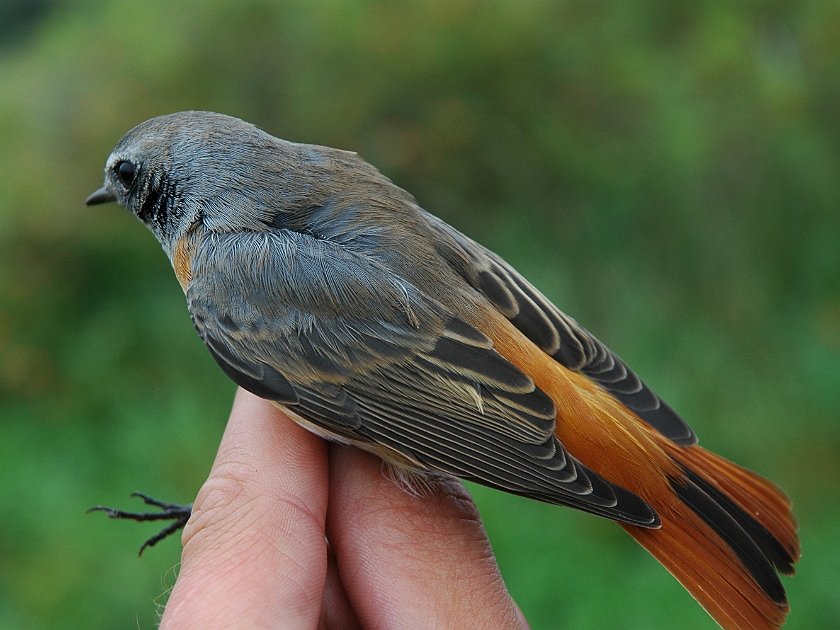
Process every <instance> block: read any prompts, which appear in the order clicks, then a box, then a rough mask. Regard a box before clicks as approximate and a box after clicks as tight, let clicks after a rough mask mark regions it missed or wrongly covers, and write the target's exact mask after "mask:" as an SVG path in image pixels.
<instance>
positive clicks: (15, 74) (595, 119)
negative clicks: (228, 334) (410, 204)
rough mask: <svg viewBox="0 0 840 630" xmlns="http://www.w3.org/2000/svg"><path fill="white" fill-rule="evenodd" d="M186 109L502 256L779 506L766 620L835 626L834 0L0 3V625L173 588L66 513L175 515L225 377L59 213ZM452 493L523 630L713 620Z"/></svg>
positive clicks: (553, 515)
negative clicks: (309, 152)
mask: <svg viewBox="0 0 840 630" xmlns="http://www.w3.org/2000/svg"><path fill="white" fill-rule="evenodd" d="M180 109H210V110H216V111H221V112H225V113H228V114H232V115H235V116H239V117H241V118H244V119H247V120H249V121H251V122H254V123H256V124H257V125H259V126H261V127H262V128H264V129H266V130H267V131H269V132H270V133H273V134H274V135H278V136H280V137H284V138H287V139H290V140H296V141H303V142H314V143H319V144H327V145H333V146H338V147H341V148H345V149H352V150H356V151H359V152H360V153H361V154H362V155H363V156H364V157H365V158H366V159H368V160H369V161H370V162H372V163H373V164H375V165H376V166H378V167H379V168H380V169H381V170H382V171H383V172H384V173H386V174H387V175H388V176H389V177H391V178H392V179H394V180H395V181H396V182H397V183H398V184H400V185H401V186H403V187H404V188H406V189H408V190H409V191H411V192H412V193H413V194H414V195H415V196H416V197H417V198H418V200H419V201H420V203H421V205H423V206H424V207H425V208H427V209H429V210H431V211H432V212H434V213H436V214H439V215H441V216H442V217H444V218H445V219H446V220H447V221H449V222H451V223H453V224H454V225H455V226H456V227H458V228H460V229H462V230H463V231H465V232H466V233H468V234H470V235H471V236H473V237H475V238H477V239H478V240H480V241H482V242H483V243H485V244H486V245H488V246H490V247H492V248H493V249H495V250H496V251H498V252H499V253H501V254H502V255H504V256H505V257H506V258H508V260H510V261H511V262H512V263H514V264H515V265H516V266H517V267H518V268H519V269H520V270H521V271H522V272H523V273H525V275H526V276H528V277H529V278H530V279H531V280H532V281H533V282H535V283H536V284H537V285H538V286H539V287H540V288H541V289H543V290H544V291H545V293H546V294H547V295H548V296H549V297H550V298H552V299H553V300H555V301H556V302H557V303H558V304H559V305H560V306H561V307H562V308H563V309H564V310H566V311H567V312H570V313H571V314H573V316H575V317H576V318H577V319H578V320H579V321H581V322H582V323H583V324H584V325H586V326H587V327H588V328H589V329H590V330H592V331H593V332H595V333H596V334H597V335H599V336H600V337H601V338H602V339H603V340H604V341H605V342H607V343H608V344H609V345H611V346H612V347H613V348H614V349H615V350H616V351H617V352H619V353H620V354H621V355H622V356H623V357H624V358H625V360H627V361H628V362H629V363H630V364H631V365H633V366H634V367H635V368H636V369H637V371H639V372H640V373H641V374H642V375H643V376H644V377H645V379H646V380H647V381H648V383H649V384H651V385H652V386H653V387H654V388H655V389H656V390H657V391H658V392H659V393H660V394H661V395H663V397H664V398H666V399H667V400H669V402H670V403H671V405H672V406H674V407H676V408H677V409H678V410H679V411H681V412H682V414H683V415H684V416H685V417H686V418H687V419H688V420H689V421H690V422H691V423H692V424H693V425H694V427H695V429H696V430H697V432H698V433H699V434H700V436H701V439H702V441H703V444H704V445H706V446H708V447H710V448H713V449H714V450H717V451H718V452H721V453H722V454H724V455H726V456H728V457H730V458H732V459H735V460H736V461H738V462H740V463H742V464H744V465H747V466H749V467H751V468H753V469H755V470H757V471H759V472H762V473H763V474H766V475H768V476H770V477H771V478H773V479H774V480H775V481H776V482H778V483H779V484H780V485H782V486H783V487H784V488H785V489H786V490H787V491H788V493H789V494H790V495H791V497H792V498H793V500H794V502H795V504H796V511H797V514H798V516H799V518H800V521H801V525H802V538H803V543H804V554H805V555H804V558H803V560H802V562H801V565H800V567H799V572H798V575H797V576H796V577H794V578H792V579H787V580H785V583H786V586H787V587H788V590H789V594H790V599H791V604H792V608H793V612H792V614H791V616H790V622H789V625H788V626H787V627H790V628H792V629H794V628H808V629H814V628H837V627H840V594H838V590H837V581H838V578H840V500H838V497H840V423H838V408H840V240H839V239H838V237H840V212H839V211H838V199H840V177H838V175H840V4H838V3H837V2H835V1H834V0H801V1H794V0H769V1H765V2H754V1H753V2H750V1H747V2H740V3H726V2H718V1H715V0H694V1H692V2H687V1H685V0H675V1H672V2H668V3H663V2H658V1H655V0H620V1H619V0H596V1H592V2H570V1H549V0H518V1H517V2H505V1H503V0H497V1H488V2H481V1H479V0H427V1H423V2H419V1H415V0H402V1H394V2H385V1H376V0H353V1H339V0H323V1H320V2H315V1H305V0H290V1H286V2H269V1H267V0H263V1H259V0H246V1H242V2H222V1H220V0H213V1H204V2H196V1H189V0H166V1H165V2H164V1H162V0H150V1H148V2H142V3H141V2H129V1H126V0H114V1H110V2H95V1H94V0H57V1H53V2H47V1H41V2H36V3H31V2H30V3H26V2H20V1H15V0H2V1H0V532H2V535H0V567H2V570H0V628H15V629H29V628H31V629H41V628H57V627H61V628H75V627H78V628H92V629H95V628H130V627H139V628H151V627H154V624H155V621H156V614H157V610H158V605H159V604H160V603H161V602H163V601H165V597H166V591H167V589H168V588H169V587H170V586H171V585H172V583H173V581H174V577H173V572H174V569H173V567H174V566H176V563H177V560H178V553H179V544H178V541H177V540H176V539H172V540H169V541H167V542H166V543H164V544H162V545H161V546H160V547H158V548H155V549H154V550H152V551H150V552H148V553H147V554H146V555H145V557H144V558H143V559H142V561H138V560H137V559H136V557H135V555H134V553H135V550H136V549H137V547H138V545H139V543H140V542H141V541H142V539H143V536H144V535H145V534H146V533H147V531H146V529H143V528H142V527H141V526H136V527H134V526H126V525H120V524H114V523H111V522H108V521H107V519H104V518H101V515H93V516H90V517H85V515H84V510H85V508H87V507H88V506H91V505H95V504H100V503H105V504H110V505H131V504H130V503H128V499H127V498H126V495H127V494H128V493H129V492H130V491H132V490H144V491H148V492H151V493H153V494H155V495H157V496H160V497H161V498H167V499H173V500H184V501H186V500H189V498H190V497H191V496H193V495H194V494H195V492H196V491H197V489H198V487H199V486H200V484H201V482H202V480H203V478H204V476H205V475H206V473H207V471H208V469H209V466H210V463H211V462H212V458H213V455H214V451H215V447H216V445H217V443H218V440H219V438H220V435H221V431H222V429H223V425H224V421H225V418H226V415H227V411H228V408H229V405H230V401H231V399H232V394H233V390H234V387H233V385H232V384H231V383H229V382H228V381H227V380H226V379H225V377H224V376H223V375H222V374H221V373H220V372H219V371H218V369H217V368H216V366H215V365H214V364H213V361H212V360H211V359H210V357H209V355H208V354H207V353H206V352H205V350H204V349H203V347H202V345H201V342H200V341H199V340H198V338H197V337H196V335H195V334H194V332H193V331H192V328H191V325H190V322H189V318H188V317H187V314H186V310H185V308H184V302H183V295H182V294H181V292H180V288H179V287H178V285H177V282H176V281H175V278H174V276H173V274H172V272H171V270H170V269H169V267H168V262H167V261H166V259H165V256H164V255H163V254H162V253H161V251H160V249H159V247H158V246H157V244H156V243H155V241H154V239H153V238H152V237H151V236H150V235H149V234H148V233H147V232H146V231H145V230H144V229H143V228H142V227H141V226H140V225H138V224H137V222H136V221H135V220H134V219H133V218H132V217H130V216H128V215H127V213H125V212H122V211H120V210H118V209H117V208H116V207H114V206H105V207H96V208H85V207H84V206H83V205H82V202H83V200H84V199H85V196H86V195H87V194H88V193H90V192H91V191H93V190H94V189H95V188H97V187H98V186H99V185H100V183H101V172H102V171H101V169H102V166H103V164H104V160H105V157H106V156H107V155H108V153H109V151H110V149H111V148H112V146H113V145H114V144H115V143H116V141H117V140H118V139H119V138H120V136H121V135H122V134H123V133H124V132H125V131H126V130H128V129H129V128H130V127H132V126H133V125H135V124H137V123H139V122H140V121H142V120H144V119H146V118H148V117H151V116H154V115H158V114H163V113H167V112H171V111H176V110H180ZM474 491H475V494H476V499H477V501H478V502H479V505H480V507H481V510H482V514H483V515H484V517H485V520H486V525H487V529H488V531H489V533H490V536H491V539H492V540H493V542H494V547H495V550H496V552H497V555H498V558H499V562H500V563H501V566H502V570H503V573H504V575H505V578H506V580H507V583H508V585H509V587H510V589H511V591H512V592H513V594H514V596H515V597H516V598H517V600H518V601H519V603H520V604H521V606H522V608H523V610H524V611H525V613H526V615H527V616H528V617H529V619H530V621H531V623H532V625H533V627H534V628H535V630H536V629H541V628H575V629H577V628H581V629H584V628H587V629H588V628H616V627H621V628H674V627H680V628H711V627H714V624H713V623H712V622H711V620H710V619H709V618H708V617H707V616H706V615H705V613H704V612H703V611H702V610H701V609H700V607H699V606H697V605H696V604H695V603H694V602H693V600H691V598H690V597H689V596H688V595H687V594H686V593H685V592H684V591H683V590H682V588H681V587H680V586H679V585H678V584H677V582H676V581H675V580H673V578H671V577H670V576H669V575H668V574H667V573H666V572H665V571H664V570H663V569H661V568H660V567H659V566H658V565H657V564H656V563H655V562H654V561H653V560H652V559H650V558H649V557H648V556H647V554H646V553H645V552H644V551H642V550H641V549H640V548H638V547H637V546H635V544H634V543H633V542H632V541H631V540H630V539H629V537H627V536H625V535H624V534H623V532H621V531H620V530H619V528H617V527H615V526H614V525H612V524H610V523H607V522H605V521H601V520H598V519H595V518H592V517H588V516H584V515H580V514H578V513H575V512H573V511H571V510H562V509H559V508H555V507H551V506H546V505H540V504H537V503H534V502H528V501H524V500H520V499H518V498H515V497H509V496H505V495H502V494H500V493H497V492H492V491H489V490H486V489H482V488H474ZM514 514H515V515H516V517H515V518H512V515H514ZM147 529H148V533H151V532H152V531H154V527H153V526H149V527H148V528H147ZM141 530H142V531H141ZM675 620H678V621H676V622H675Z"/></svg>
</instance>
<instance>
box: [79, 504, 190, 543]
mask: <svg viewBox="0 0 840 630" xmlns="http://www.w3.org/2000/svg"><path fill="white" fill-rule="evenodd" d="M131 496H133V497H140V498H141V499H143V501H144V502H145V503H146V505H154V506H155V507H158V508H160V510H161V511H160V512H124V511H123V510H116V509H114V508H109V507H104V506H101V505H98V506H96V507H92V508H90V509H89V510H88V511H87V512H88V513H90V512H105V514H107V515H108V518H120V519H130V520H132V521H172V523H170V524H169V525H167V526H166V527H164V528H163V529H162V530H160V531H159V532H158V533H157V534H155V535H154V536H152V537H151V538H149V540H147V541H146V542H144V543H143V545H142V546H141V547H140V554H139V555H141V556H142V555H143V551H144V550H145V549H146V547H153V546H154V545H156V544H157V543H159V542H160V541H161V540H163V539H164V538H166V537H167V536H169V535H170V534H174V533H175V532H177V531H178V530H179V529H183V528H184V525H186V524H187V521H188V520H189V518H190V514H192V503H190V504H188V505H179V504H177V503H163V502H162V501H158V500H157V499H153V498H152V497H150V496H149V495H147V494H143V493H142V492H133V493H132V494H131Z"/></svg>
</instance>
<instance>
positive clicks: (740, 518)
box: [671, 470, 790, 605]
mask: <svg viewBox="0 0 840 630" xmlns="http://www.w3.org/2000/svg"><path fill="white" fill-rule="evenodd" d="M685 472H686V479H684V480H680V479H672V480H671V487H672V488H673V489H674V492H676V493H677V496H678V497H679V498H680V500H681V501H682V502H683V503H685V504H686V505H687V506H688V507H690V508H691V510H692V511H693V512H694V513H695V514H696V515H697V516H699V517H700V518H701V519H703V522H705V523H706V525H708V526H709V527H711V528H712V529H713V530H714V531H715V533H716V534H717V535H718V536H720V537H721V539H723V541H724V542H725V543H726V544H727V546H728V547H729V548H730V549H731V550H732V551H734V552H735V555H736V556H738V559H739V560H740V561H741V563H742V564H743V565H744V567H745V568H746V569H747V571H749V573H750V575H751V576H752V577H753V579H754V580H755V581H756V582H757V583H758V585H759V586H760V587H761V590H762V591H764V592H765V593H766V594H767V596H768V597H769V598H770V599H772V600H773V601H774V602H776V603H777V604H782V605H785V604H787V596H786V595H785V588H784V586H782V582H781V580H779V576H778V575H776V571H775V570H774V568H773V563H772V562H771V560H770V558H768V555H767V553H766V552H765V551H764V549H765V548H766V547H769V548H770V551H771V553H772V552H775V551H776V547H777V546H778V541H777V540H776V539H775V538H773V537H772V536H771V535H770V532H768V531H767V530H766V529H765V528H764V527H763V526H762V525H761V524H760V523H758V522H757V521H755V520H753V519H751V518H750V517H749V515H747V514H746V513H744V511H743V510H741V509H740V508H739V507H738V506H736V505H735V504H734V503H732V502H731V501H729V499H728V498H727V497H725V496H724V495H722V494H721V493H719V492H716V491H714V490H713V489H712V488H711V487H710V486H709V485H708V484H705V482H703V481H702V480H701V479H700V478H699V477H697V475H695V474H693V473H692V472H691V471H688V470H686V471H685ZM698 482H699V483H698ZM701 484H702V485H701ZM703 486H705V487H703ZM710 491H711V492H710ZM745 527H746V528H748V529H749V530H751V531H749V532H748V531H747V529H745ZM762 530H763V531H762ZM762 543H763V546H762ZM773 543H775V544H773ZM789 562H790V557H788V563H789Z"/></svg>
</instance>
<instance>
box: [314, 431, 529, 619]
mask: <svg viewBox="0 0 840 630" xmlns="http://www.w3.org/2000/svg"><path fill="white" fill-rule="evenodd" d="M427 485H428V488H427V489H426V490H425V491H424V492H422V496H420V495H418V493H411V492H408V491H406V490H405V489H404V488H401V487H399V486H398V485H396V484H395V483H394V482H393V481H392V480H390V479H388V478H386V476H385V475H383V470H382V462H381V461H380V460H379V459H377V458H375V457H373V456H371V455H368V454H366V453H363V452H362V451H360V450H358V449H354V448H348V447H344V446H339V445H330V505H329V511H328V514H327V535H328V536H329V538H330V542H331V544H332V545H333V547H334V549H335V552H336V558H337V561H338V567H339V571H340V573H341V580H342V583H343V585H344V588H345V591H346V593H347V596H348V597H349V599H350V602H351V604H352V605H353V609H354V610H355V611H356V614H357V616H358V619H359V621H360V622H361V625H362V626H363V627H364V628H368V629H376V628H394V629H399V628H411V629H417V628H426V627H428V628H444V627H446V628H499V629H506V628H511V629H512V628H522V625H521V623H520V616H519V615H518V614H517V609H516V606H515V605H514V603H513V601H512V600H511V599H510V596H509V595H508V593H507V589H506V588H505V585H504V582H503V581H502V577H501V575H500V573H499V569H498V567H497V565H496V562H495V558H494V557H493V552H492V549H491V548H490V543H489V541H488V540H487V536H486V534H485V532H484V528H483V526H482V524H481V521H480V520H479V516H478V512H477V510H476V508H475V504H474V503H473V501H472V499H471V497H470V496H469V494H468V493H467V491H466V489H465V488H464V486H463V485H462V484H461V483H460V482H459V481H458V480H456V479H454V478H452V477H446V476H438V477H432V478H430V479H429V480H428V484H427Z"/></svg>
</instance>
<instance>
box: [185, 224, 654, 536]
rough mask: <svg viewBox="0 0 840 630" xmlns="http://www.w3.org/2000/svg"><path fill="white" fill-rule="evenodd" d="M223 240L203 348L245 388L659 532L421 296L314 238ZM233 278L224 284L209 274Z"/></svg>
mask: <svg viewBox="0 0 840 630" xmlns="http://www.w3.org/2000/svg"><path fill="white" fill-rule="evenodd" d="M210 238H212V239H213V242H211V243H208V244H206V246H203V247H201V248H200V249H199V254H197V256H196V258H195V259H194V262H193V266H194V268H196V269H197V270H198V271H197V273H194V274H193V282H192V283H191V285H190V287H189V290H188V294H187V297H188V303H189V307H190V312H191V313H192V316H193V321H194V323H195V325H196V328H197V329H198V332H199V334H200V336H201V338H202V339H203V340H204V342H205V343H206V344H207V346H208V348H209V349H210V351H211V353H212V354H213V356H214V358H215V359H216V361H218V362H219V364H220V365H221V366H222V368H223V369H224V370H225V372H226V373H227V374H228V375H229V376H231V378H232V379H233V380H234V381H235V382H237V383H238V384H240V385H241V386H243V387H245V388H246V389H249V390H250V391H252V392H254V393H256V394H258V395H260V396H263V397H265V398H269V399H272V400H278V401H280V402H283V403H284V404H286V405H288V406H289V408H290V409H291V410H293V411H294V412H295V413H296V414H299V415H300V416H301V417H302V418H304V419H306V420H308V421H311V422H313V423H315V424H317V425H319V426H320V427H322V428H324V429H326V430H327V431H328V432H330V433H332V434H333V435H335V436H337V437H340V438H345V439H349V440H351V441H353V442H355V443H359V444H371V445H376V446H378V447H381V448H384V449H386V450H390V451H392V452H394V453H397V454H399V455H400V456H401V459H400V460H399V461H404V460H406V459H407V460H408V461H411V462H413V463H414V464H415V465H416V466H417V467H418V468H419V469H421V470H422V469H426V470H442V471H444V472H448V473H451V474H454V475H457V476H459V477H462V478H466V479H471V480H474V481H476V482H478V483H483V484H486V485H490V486H493V487H497V488H501V489H504V490H507V491H509V492H513V493H516V494H520V495H524V496H529V497H533V498H536V499H539V500H542V501H547V502H551V503H558V504H563V505H569V506H571V507H575V508H578V509H581V510H584V511H587V512H592V513H595V514H599V515H601V516H605V517H607V518H611V519H615V520H619V521H622V522H625V523H631V524H635V525H640V526H643V527H655V526H657V524H658V519H657V515H656V514H655V512H654V511H653V510H652V509H651V508H650V506H649V505H648V504H647V503H645V502H644V501H643V500H642V499H640V498H639V497H637V496H636V495H634V494H631V493H629V492H627V491H626V490H623V489H621V488H619V487H618V486H615V485H613V484H610V483H608V482H606V481H605V480H603V479H602V478H600V477H599V476H598V475H597V474H596V473H594V472H593V471H591V470H589V469H587V468H586V467H584V466H583V465H582V464H581V463H580V462H578V461H577V460H576V459H575V458H574V457H572V456H571V455H570V454H569V453H568V452H567V451H566V449H565V448H564V447H563V445H562V444H561V443H560V442H559V440H558V439H557V437H556V436H555V434H554V428H555V421H556V408H555V405H554V402H553V401H552V400H551V398H549V397H548V396H547V395H546V394H545V393H544V392H542V391H541V390H540V389H539V388H537V387H536V385H535V384H534V382H533V381H532V380H531V378H530V377H528V376H527V375H526V374H524V373H523V372H522V371H521V370H519V369H518V368H517V367H516V366H514V365H513V364H512V363H510V362H509V361H508V360H507V359H505V358H504V357H502V356H501V355H500V354H499V353H498V352H496V351H495V350H494V349H493V345H492V342H491V341H490V339H489V338H487V337H486V336H485V335H484V334H483V333H481V332H480V331H478V330H477V329H475V328H474V327H472V326H470V325H469V324H467V323H466V322H465V321H463V320H461V319H459V318H457V317H455V316H453V315H452V313H450V312H448V311H447V310H446V309H445V308H444V307H443V306H442V305H441V304H439V303H438V302H436V301H434V300H432V299H431V298H429V297H428V296H426V295H424V294H423V293H422V292H420V291H419V290H418V289H416V288H415V287H414V286H412V285H410V284H408V283H406V282H404V281H402V280H400V279H398V278H396V277H394V276H393V275H391V274H389V273H388V272H387V270H385V269H383V268H378V267H377V263H376V262H375V261H373V260H368V259H365V258H364V257H361V256H359V255H358V254H354V253H353V252H350V251H348V250H347V249H346V248H344V247H342V246H340V245H338V244H336V243H332V242H329V241H326V242H325V241H319V240H318V239H315V238H313V237H311V236H307V235H303V234H298V233H294V232H285V231H283V230H278V231H276V232H273V233H271V234H267V233H238V234H227V235H212V236H211V237H210ZM248 239H251V240H257V241H258V242H257V243H248V242H243V241H245V240H248ZM278 239H285V240H290V241H292V242H291V243H288V242H284V243H273V242H272V241H273V240H278ZM284 254H288V255H284ZM248 256H250V257H248ZM220 268H222V269H223V270H224V273H223V274H222V276H221V277H220V276H219V274H218V272H216V271H213V272H210V273H202V269H208V270H217V269H220ZM289 275H291V276H292V277H293V278H294V282H289V278H288V276H289ZM348 276H349V278H348ZM359 278H362V279H363V283H364V286H363V287H362V286H357V285H356V284H354V283H355V282H356V280H358V279H359ZM219 282H224V283H225V286H224V290H220V287H219V286H218V283H219ZM255 282H257V283H258V284H259V286H257V287H254V286H253V284H254V283H255ZM336 282H338V283H340V284H341V287H338V288H337V287H335V286H333V285H334V283H336ZM299 286H305V287H306V290H305V291H303V292H301V291H298V290H297V289H296V287H299ZM356 290H359V291H362V292H363V296H364V299H361V300H360V299H359V295H358V294H356V293H355V291H356ZM319 294H324V295H327V296H329V299H327V300H326V303H327V304H328V308H324V307H323V303H324V301H323V300H319V299H318V298H317V296H318V295H319ZM225 295H229V296H236V297H235V298H231V299H230V301H229V302H227V303H226V302H225V301H224V300H223V296H225ZM222 324H224V325H222ZM246 331H247V334H246Z"/></svg>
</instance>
